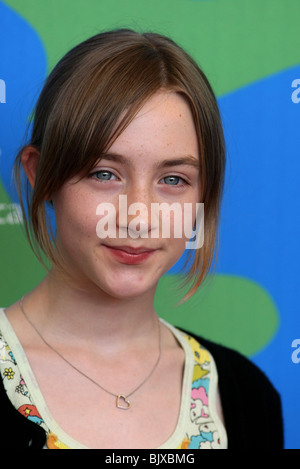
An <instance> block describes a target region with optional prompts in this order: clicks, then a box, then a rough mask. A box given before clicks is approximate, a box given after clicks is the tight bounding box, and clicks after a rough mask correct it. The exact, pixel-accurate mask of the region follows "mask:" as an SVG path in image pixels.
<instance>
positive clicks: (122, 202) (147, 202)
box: [117, 179, 153, 239]
mask: <svg viewBox="0 0 300 469" xmlns="http://www.w3.org/2000/svg"><path fill="white" fill-rule="evenodd" d="M144 181H145V179H144ZM152 201H153V194H152V191H151V188H150V187H148V186H147V185H146V183H145V182H144V184H138V185H132V187H131V188H130V190H128V191H127V192H126V193H125V194H122V195H121V194H120V195H119V207H118V208H119V211H118V214H117V220H118V229H119V237H120V238H127V237H130V238H133V239H136V238H149V237H150V236H151V235H150V232H151V231H152V230H153V226H152V224H151V203H152Z"/></svg>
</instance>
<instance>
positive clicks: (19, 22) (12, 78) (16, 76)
mask: <svg viewBox="0 0 300 469" xmlns="http://www.w3.org/2000/svg"><path fill="white" fill-rule="evenodd" d="M45 76H46V53H45V50H44V46H43V43H42V42H41V40H40V38H39V36H38V35H37V33H36V31H35V30H34V29H33V28H32V27H31V26H30V25H29V24H28V23H27V22H26V21H25V19H24V18H22V17H21V16H20V15H19V14H17V13H16V12H14V11H13V10H12V9H11V8H9V7H7V6H6V5H4V4H3V3H2V2H0V78H1V79H2V80H4V81H5V85H6V103H5V104H0V149H1V153H0V174H1V180H2V183H3V185H4V187H5V189H6V190H7V192H8V193H9V194H11V170H12V166H13V163H14V159H15V156H16V153H17V151H18V149H19V148H20V147H21V146H22V143H24V136H25V130H26V128H27V125H28V124H29V117H30V114H31V113H32V111H33V108H34V105H35V102H36V99H37V97H38V95H39V93H40V90H41V87H42V85H43V82H44V80H45ZM12 197H13V198H15V196H14V195H13V196H12Z"/></svg>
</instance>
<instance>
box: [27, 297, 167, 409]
mask: <svg viewBox="0 0 300 469" xmlns="http://www.w3.org/2000/svg"><path fill="white" fill-rule="evenodd" d="M23 299H24V298H21V300H20V302H19V305H20V308H21V311H22V313H23V314H24V316H25V318H26V320H27V321H28V322H29V324H30V325H31V327H32V328H33V329H34V330H35V332H36V333H37V334H38V336H39V337H40V339H41V340H42V341H43V342H44V344H45V345H46V346H47V347H48V348H49V349H51V350H52V351H53V352H55V353H56V354H57V355H58V356H59V357H60V358H61V359H62V360H63V361H64V362H66V363H67V364H68V365H69V366H70V367H71V368H73V369H74V370H75V371H77V372H78V373H79V374H81V375H82V376H84V377H85V378H86V379H88V380H89V381H91V382H92V383H94V384H95V385H96V386H98V388H100V389H102V391H105V392H106V393H107V394H110V395H111V396H114V397H116V407H118V409H123V410H128V409H129V408H130V407H131V402H130V401H129V400H128V397H130V396H132V395H133V394H134V393H135V392H136V391H138V390H139V389H140V388H141V387H142V386H143V385H144V384H145V383H146V382H147V381H148V380H149V379H150V377H151V376H152V375H153V373H154V371H155V370H156V368H157V365H158V363H159V361H160V358H161V331H160V324H159V320H158V343H159V353H158V357H157V360H156V362H155V364H154V366H153V368H152V369H151V371H150V373H149V374H148V375H147V376H146V378H145V379H143V381H142V382H141V383H140V384H139V385H138V386H137V387H136V388H135V389H133V390H132V391H131V392H130V393H128V394H126V395H125V394H116V393H114V392H112V391H109V390H108V389H106V388H105V387H104V386H102V385H101V384H99V383H98V382H97V381H95V380H94V379H93V378H91V377H90V376H88V375H87V374H86V373H84V372H83V371H81V370H80V369H79V368H77V367H76V366H75V365H74V364H73V363H72V362H70V361H69V360H68V359H67V358H66V357H65V356H64V355H62V354H61V353H60V352H59V351H58V350H56V349H55V348H54V347H53V346H52V345H51V344H49V342H47V341H46V339H45V338H44V337H43V336H42V334H41V333H40V331H39V330H38V328H37V327H36V325H35V324H34V323H33V322H32V320H31V319H30V318H29V317H28V315H27V313H26V312H25V309H24V306H23Z"/></svg>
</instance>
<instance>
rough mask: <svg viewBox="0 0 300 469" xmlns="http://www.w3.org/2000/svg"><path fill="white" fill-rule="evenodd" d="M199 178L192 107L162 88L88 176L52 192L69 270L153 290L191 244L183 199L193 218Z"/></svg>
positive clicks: (87, 279)
mask: <svg viewBox="0 0 300 469" xmlns="http://www.w3.org/2000/svg"><path fill="white" fill-rule="evenodd" d="M101 156H102V155H101ZM99 157H100V155H99ZM199 180H200V176H199V155H198V142H197V136H196V131H195V127H194V123H193V118H192V114H191V111H190V108H189V106H188V104H187V103H186V101H185V100H184V98H183V97H181V96H180V95H179V94H177V93H174V92H168V91H160V92H158V93H156V94H155V95H154V96H153V97H152V98H150V99H149V100H148V101H147V102H146V104H145V105H144V106H143V108H142V109H141V110H140V112H139V113H138V114H137V115H136V117H135V118H134V119H133V121H132V122H131V123H130V124H129V125H128V127H127V128H126V129H125V130H124V131H123V132H122V134H121V135H120V136H119V137H118V138H117V139H116V140H115V142H114V143H113V145H112V146H111V147H110V149H109V151H108V152H107V153H106V154H105V155H104V156H103V157H101V159H99V161H98V163H97V164H96V165H95V167H94V168H93V170H92V171H91V173H90V174H89V175H88V176H87V177H85V178H83V179H80V180H79V181H78V180H75V179H74V180H71V181H69V182H67V183H65V184H64V185H63V186H62V188H61V189H60V190H59V191H58V192H57V193H55V194H54V195H53V197H52V200H53V203H54V208H55V214H56V224H57V246H58V248H59V250H60V253H61V254H62V255H63V260H64V263H65V267H66V271H67V273H69V274H70V275H71V277H72V278H73V279H74V280H76V284H77V285H79V286H80V287H84V288H88V289H90V288H92V289H94V288H96V289H97V290H98V291H99V289H100V290H101V291H102V292H103V293H106V294H108V295H110V296H113V297H117V298H130V297H135V296H139V295H142V294H145V293H147V292H153V293H154V291H155V287H156V285H157V282H158V280H159V279H160V277H161V276H162V275H163V274H164V273H166V272H167V271H168V270H169V269H170V268H171V267H172V266H173V265H174V263H175V262H176V261H177V260H178V259H179V258H180V256H181V255H182V254H183V252H184V250H185V247H186V242H187V240H188V239H189V236H187V237H186V236H185V234H186V231H185V229H184V221H183V218H184V216H183V214H184V211H183V207H184V205H183V204H186V203H188V204H189V208H190V207H193V211H192V217H194V218H193V220H194V219H195V206H196V205H195V204H196V202H199V201H200V187H199ZM105 203H106V204H107V205H104V204H105ZM163 203H164V205H161V204H163ZM133 204H137V205H133ZM155 204H156V205H155ZM158 204H159V205H158ZM172 204H175V205H173V208H175V211H174V212H173V211H172V210H170V206H171V205H172ZM157 207H160V211H157ZM151 214H152V215H151ZM157 214H159V215H157ZM180 215H181V218H180ZM178 217H179V218H178ZM189 220H190V223H192V221H191V219H190V218H189ZM163 223H164V224H163ZM180 225H181V227H182V236H179V237H178V231H177V234H176V235H175V234H174V229H175V228H176V229H177V230H178V229H179V228H180ZM190 229H192V226H190ZM105 235H109V237H105ZM176 236H177V237H176Z"/></svg>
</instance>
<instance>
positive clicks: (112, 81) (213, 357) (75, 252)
mask: <svg viewBox="0 0 300 469" xmlns="http://www.w3.org/2000/svg"><path fill="white" fill-rule="evenodd" d="M224 168H225V149H224V139H223V133H222V126H221V121H220V116H219V112H218V107H217V104H216V99H215V97H214V94H213V92H212V90H211V87H210V85H209V83H208V81H207V79H206V77H205V76H204V74H203V72H202V71H201V70H200V69H199V68H198V66H197V65H196V64H195V63H194V61H193V60H192V59H191V58H190V57H189V56H188V55H187V54H186V53H185V52H184V51H183V50H182V49H181V48H180V47H179V46H177V45H176V44H175V43H174V42H173V41H171V40H170V39H168V38H166V37H163V36H160V35H158V34H153V33H146V34H138V33H136V32H133V31H130V30H118V31H110V32H107V33H102V34H99V35H96V36H95V37H92V38H90V39H88V40H86V41H85V42H83V43H82V44H80V45H78V46H77V47H75V48H74V49H72V50H71V51H70V52H69V53H67V54H66V56H65V57H63V58H62V60H61V61H60V62H59V63H58V65H57V66H56V67H55V68H54V70H53V71H52V73H51V74H50V76H49V78H48V80H47V81H46V84H45V86H44V89H43V91H42V93H41V96H40V98H39V101H38V103H37V107H36V112H35V117H34V124H33V130H32V136H31V140H30V142H29V143H28V145H26V146H25V147H24V148H23V149H22V151H20V153H19V155H18V157H17V160H16V174H17V181H18V186H19V190H20V197H21V204H22V207H23V210H24V218H25V227H26V230H27V234H28V237H29V240H30V242H31V245H32V247H33V249H34V251H35V252H36V254H37V255H38V256H39V258H40V259H41V261H43V260H44V258H45V256H46V258H47V259H48V260H49V261H50V263H51V268H49V270H48V272H47V275H46V277H45V278H44V280H43V281H42V282H41V283H40V284H39V285H37V287H36V288H35V289H34V290H33V291H31V292H29V293H27V294H25V296H24V297H23V298H22V299H21V300H20V301H18V302H16V303H15V304H13V305H12V306H10V307H8V308H6V309H5V310H1V312H0V358H1V360H0V369H1V378H2V381H1V386H0V406H1V423H2V425H1V432H2V433H1V442H2V445H4V447H5V448H8V447H14V448H71V449H72V448H114V449H117V448H148V449H149V448H160V449H163V448H166V449H176V448H177V449H181V448H182V449H183V448H190V449H198V448H199V449H201V448H227V447H228V448H239V449H240V448H253V447H261V448H271V447H274V448H277V449H279V448H281V447H282V424H281V410H280V399H279V397H278V395H277V392H276V391H275V390H274V388H273V387H272V385H271V384H270V383H269V381H268V380H267V378H266V377H265V376H264V375H263V374H262V373H261V372H260V371H259V370H258V369H257V368H256V367H255V366H254V365H252V364H251V363H250V362H249V361H248V360H247V359H245V358H243V357H241V356H240V355H239V354H237V353H236V352H233V351H231V350H228V349H226V348H224V347H221V346H219V345H216V344H212V343H209V342H207V341H206V340H205V339H202V338H198V337H194V336H193V334H192V331H191V332H190V333H185V332H183V331H180V330H178V329H176V328H174V327H172V326H171V325H169V324H167V323H166V322H164V321H163V320H160V319H159V318H158V317H157V315H156V312H155V310H154V308H153V299H154V294H155V290H156V287H157V284H158V281H159V279H160V278H161V277H162V275H164V274H165V273H166V272H167V271H168V270H169V269H170V268H171V266H172V265H173V264H174V263H175V262H176V261H177V260H178V259H179V258H180V257H181V256H182V254H183V253H184V251H185V249H186V243H187V241H188V239H189V234H188V233H186V231H185V232H184V234H183V235H182V236H175V235H174V229H175V227H176V226H177V225H178V219H176V217H175V215H176V214H178V213H179V212H180V210H179V209H184V208H185V207H189V209H190V211H191V213H189V216H192V219H193V223H194V224H195V220H196V213H197V211H196V208H197V204H198V203H203V204H204V207H205V223H204V245H203V246H202V247H201V249H195V250H194V251H192V250H188V254H189V256H188V257H189V258H190V259H189V260H188V265H189V274H188V281H189V283H188V285H189V291H188V293H187V294H186V296H185V298H184V299H185V300H186V299H188V297H189V296H191V295H192V294H193V293H194V292H195V291H196V290H197V289H198V288H199V286H200V285H201V283H202V282H203V280H204V278H205V276H206V275H207V273H208V271H209V269H210V267H211V262H212V258H213V256H214V249H215V244H216V236H217V225H218V213H219V207H220V199H221V194H222V186H223V178H224ZM23 170H24V173H25V175H26V189H27V191H26V197H24V190H22V181H23V176H24V173H23ZM22 198H23V199H24V198H26V200H25V202H22ZM124 200H126V204H127V205H126V207H130V209H129V208H128V210H127V211H126V210H125V212H126V213H125V212H124V210H122V208H120V207H122V206H121V204H120V201H124ZM135 204H139V205H138V207H139V208H140V207H144V208H145V210H141V209H140V210H139V217H138V222H137V220H136V212H135V213H134V210H133V209H134V207H136V205H135ZM155 204H162V205H161V207H164V208H165V207H171V206H172V207H176V209H175V210H174V212H172V211H169V212H167V211H166V210H165V211H164V212H162V214H160V215H159V216H158V217H156V218H154V219H152V218H151V219H150V214H151V213H152V212H151V209H152V208H153V207H154V206H155ZM163 204H165V205H163ZM174 204H175V205H174ZM191 207H192V209H191ZM52 212H53V213H54V214H55V223H53V220H52ZM181 213H183V214H184V215H185V212H184V210H183V212H181ZM106 216H107V219H106V222H107V224H108V225H109V226H110V228H111V230H110V233H109V235H107V233H105V232H104V231H103V230H102V232H101V230H99V221H101V220H102V221H103V217H106ZM176 220H177V221H176ZM163 221H167V222H168V223H169V228H170V230H169V234H168V235H167V236H164V234H163V232H162V226H161V225H162V222H163ZM134 222H135V223H134ZM114 223H115V227H114V226H113V224H114ZM183 225H184V220H183V219H182V226H183ZM103 226H104V224H103ZM103 226H102V228H103ZM132 227H135V230H133V228H132Z"/></svg>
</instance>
